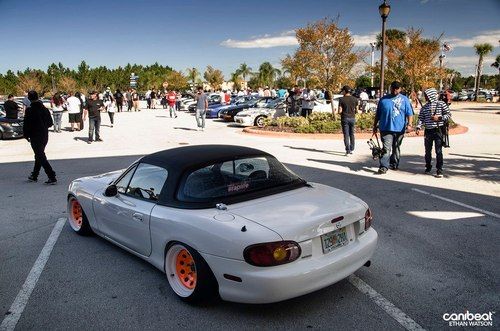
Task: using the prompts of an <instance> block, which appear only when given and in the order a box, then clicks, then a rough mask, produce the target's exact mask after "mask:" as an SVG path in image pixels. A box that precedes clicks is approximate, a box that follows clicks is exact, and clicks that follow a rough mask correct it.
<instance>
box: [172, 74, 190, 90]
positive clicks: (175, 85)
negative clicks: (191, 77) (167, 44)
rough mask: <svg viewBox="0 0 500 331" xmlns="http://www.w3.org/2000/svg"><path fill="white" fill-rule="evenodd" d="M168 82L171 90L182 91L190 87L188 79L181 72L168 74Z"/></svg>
mask: <svg viewBox="0 0 500 331" xmlns="http://www.w3.org/2000/svg"><path fill="white" fill-rule="evenodd" d="M167 82H168V89H169V90H177V91H178V90H182V89H185V88H186V87H188V85H189V83H188V79H187V78H186V76H184V75H183V74H182V73H181V72H179V71H176V70H172V71H171V72H170V73H168V74H167Z"/></svg>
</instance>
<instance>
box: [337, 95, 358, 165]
mask: <svg viewBox="0 0 500 331" xmlns="http://www.w3.org/2000/svg"><path fill="white" fill-rule="evenodd" d="M342 94H343V95H344V96H343V97H341V98H340V99H339V108H340V109H339V110H340V123H341V124H342V133H344V145H345V155H346V156H348V155H349V154H352V152H353V151H354V125H355V122H356V109H357V108H358V103H359V101H358V98H356V97H353V96H352V95H351V88H350V87H349V86H344V87H343V88H342Z"/></svg>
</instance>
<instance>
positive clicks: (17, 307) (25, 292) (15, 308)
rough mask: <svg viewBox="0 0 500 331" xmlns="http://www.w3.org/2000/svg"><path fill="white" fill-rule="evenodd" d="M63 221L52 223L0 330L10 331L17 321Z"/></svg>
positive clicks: (62, 219)
mask: <svg viewBox="0 0 500 331" xmlns="http://www.w3.org/2000/svg"><path fill="white" fill-rule="evenodd" d="M65 222H66V219H65V218H60V219H59V220H58V221H57V223H56V225H54V228H53V229H52V233H51V234H50V236H49V239H47V242H46V243H45V246H43V248H42V251H41V252H40V255H38V258H37V259H36V261H35V264H33V267H32V268H31V271H30V273H29V274H28V277H27V278H26V280H25V281H24V284H23V287H22V288H21V290H20V291H19V293H18V294H17V296H16V299H15V300H14V302H13V303H12V305H11V306H10V309H9V312H8V315H6V316H5V318H4V320H3V321H2V324H1V325H0V331H12V330H14V328H15V327H16V325H17V322H18V321H19V319H20V318H21V315H22V313H23V311H24V308H25V307H26V304H27V303H28V300H29V299H30V296H31V293H32V292H33V289H34V288H35V286H36V283H37V282H38V278H39V277H40V275H41V273H42V271H43V268H44V267H45V264H46V263H47V261H48V260H49V257H50V253H51V252H52V249H53V248H54V245H55V244H56V242H57V239H58V238H59V235H60V234H61V231H62V228H63V226H64V223H65Z"/></svg>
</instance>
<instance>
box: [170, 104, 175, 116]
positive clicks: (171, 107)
mask: <svg viewBox="0 0 500 331" xmlns="http://www.w3.org/2000/svg"><path fill="white" fill-rule="evenodd" d="M168 110H169V111H170V117H177V113H176V112H175V104H174V105H168Z"/></svg>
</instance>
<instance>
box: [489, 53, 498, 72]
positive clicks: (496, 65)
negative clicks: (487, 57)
mask: <svg viewBox="0 0 500 331" xmlns="http://www.w3.org/2000/svg"><path fill="white" fill-rule="evenodd" d="M491 66H492V67H493V68H497V70H498V74H499V75H500V54H499V55H497V57H496V58H495V62H493V63H492V64H491Z"/></svg>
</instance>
